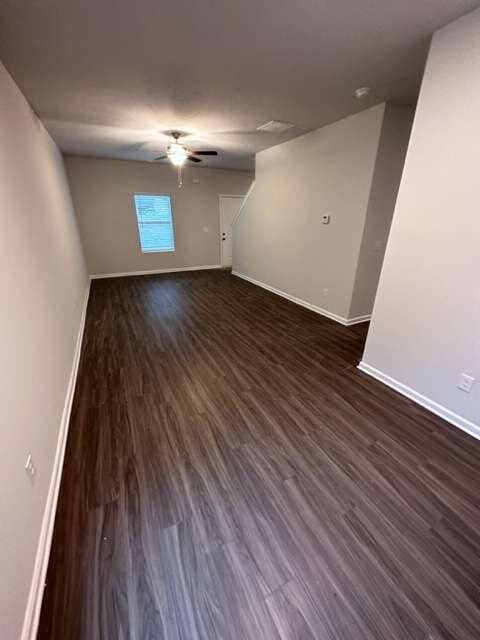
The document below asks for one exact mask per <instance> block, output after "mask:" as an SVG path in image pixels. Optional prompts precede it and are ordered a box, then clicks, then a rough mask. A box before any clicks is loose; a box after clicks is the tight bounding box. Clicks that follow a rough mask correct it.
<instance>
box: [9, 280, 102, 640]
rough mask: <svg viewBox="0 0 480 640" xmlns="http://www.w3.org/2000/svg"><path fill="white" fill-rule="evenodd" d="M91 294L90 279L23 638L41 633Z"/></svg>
mask: <svg viewBox="0 0 480 640" xmlns="http://www.w3.org/2000/svg"><path fill="white" fill-rule="evenodd" d="M89 294H90V281H89V283H88V287H87V291H86V292H85V300H84V303H83V309H82V315H81V319H80V327H79V329H78V334H77V342H76V345H75V353H74V356H73V364H72V370H71V373H70V379H69V381H68V387H67V394H66V397H65V404H64V406H63V413H62V421H61V423H60V431H59V435H58V441H57V449H56V452H55V460H54V463H53V470H52V476H51V479H50V487H49V490H48V496H47V502H46V505H45V511H44V514H43V520H42V528H41V530H40V538H39V541H38V546H37V553H36V556H35V566H34V569H33V576H32V582H31V585H30V592H29V595H28V601H27V608H26V611H25V617H24V620H23V628H22V635H21V640H35V638H36V636H37V629H38V623H39V621H40V611H41V608H42V599H43V591H44V588H45V579H46V575H47V568H48V560H49V557H50V547H51V544H52V537H53V526H54V524H55V514H56V511H57V502H58V493H59V490H60V481H61V478H62V470H63V460H64V457H65V446H66V444H67V435H68V425H69V422H70V413H71V410H72V403H73V396H74V392H75V383H76V381H77V373H78V365H79V363H80V353H81V351H82V341H83V333H84V329H85V318H86V313H87V304H88V297H89Z"/></svg>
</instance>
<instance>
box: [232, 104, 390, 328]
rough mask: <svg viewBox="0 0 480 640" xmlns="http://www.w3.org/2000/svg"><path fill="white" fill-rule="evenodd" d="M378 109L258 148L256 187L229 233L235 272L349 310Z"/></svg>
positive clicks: (338, 310)
mask: <svg viewBox="0 0 480 640" xmlns="http://www.w3.org/2000/svg"><path fill="white" fill-rule="evenodd" d="M384 110H385V105H384V104H381V105H378V106H376V107H372V108H371V109H367V110H365V111H362V112H361V113H358V114H356V115H354V116H350V117H348V118H345V119H343V120H340V121H339V122H336V123H334V124H332V125H328V126H326V127H323V128H321V129H318V130H317V131H313V132H312V133H308V134H306V135H303V136H300V137H298V138H295V139H294V140H290V141H289V142H286V143H283V144H280V145H278V146H276V147H273V148H271V149H267V150H266V151H262V152H261V153H258V154H257V156H256V170H255V187H254V189H253V191H252V194H251V195H250V197H249V199H248V201H247V203H246V204H245V207H244V209H243V212H242V215H241V216H240V218H239V219H238V221H237V224H236V225H235V229H234V234H233V243H234V250H233V269H234V271H236V272H238V273H241V274H243V275H246V276H248V277H250V278H253V279H255V280H258V281H260V282H263V283H265V284H268V285H270V286H272V287H274V288H276V289H279V290H281V291H283V292H284V293H287V294H289V295H292V296H295V297H296V298H300V299H302V300H304V301H306V302H308V303H310V304H313V305H316V306H319V307H322V308H324V309H326V310H327V311H329V312H331V313H333V314H336V315H338V316H341V317H347V315H348V312H349V308H350V299H351V295H352V289H353V284H354V278H355V269H356V264H357V259H358V253H359V250H360V242H361V237H362V231H363V225H364V221H365V214H366V210H367V205H368V199H369V194H370V186H371V181H372V176H373V171H374V167H375V158H376V154H377V148H378V142H379V139H380V131H381V128H382V121H383V114H384ZM325 212H331V215H332V220H331V223H330V224H329V225H323V224H322V222H321V215H322V214H323V213H325ZM323 289H328V295H326V296H323V295H322V292H323Z"/></svg>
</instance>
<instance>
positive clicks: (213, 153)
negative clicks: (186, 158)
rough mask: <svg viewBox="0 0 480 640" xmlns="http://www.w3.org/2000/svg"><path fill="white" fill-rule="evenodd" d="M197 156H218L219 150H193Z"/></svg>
mask: <svg viewBox="0 0 480 640" xmlns="http://www.w3.org/2000/svg"><path fill="white" fill-rule="evenodd" d="M193 153H194V154H195V155H196V156H218V151H193Z"/></svg>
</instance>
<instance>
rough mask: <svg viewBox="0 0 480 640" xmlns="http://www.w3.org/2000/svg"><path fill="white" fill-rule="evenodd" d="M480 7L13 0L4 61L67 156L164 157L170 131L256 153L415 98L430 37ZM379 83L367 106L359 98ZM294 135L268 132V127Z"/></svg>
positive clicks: (1, 51)
mask: <svg viewBox="0 0 480 640" xmlns="http://www.w3.org/2000/svg"><path fill="white" fill-rule="evenodd" d="M478 6H479V2H478V1H477V0H475V1H474V0H235V1H234V0H42V1H36V2H33V1H32V0H2V2H1V4H0V59H1V60H2V61H3V63H4V64H5V65H6V67H7V68H8V69H9V71H10V73H11V74H12V75H13V77H14V79H15V80H16V82H17V83H18V85H19V86H20V88H21V89H22V91H23V92H24V93H25V95H26V96H27V98H28V100H29V101H30V103H31V105H32V106H33V108H34V109H35V111H36V112H37V113H38V115H39V116H40V117H41V118H42V120H43V122H44V123H45V125H46V126H47V128H48V129H49V131H50V132H51V134H52V135H53V137H54V138H55V140H56V141H57V142H58V144H59V145H60V147H61V148H62V149H63V150H64V151H65V152H68V153H75V154H82V155H98V156H106V157H112V158H126V159H128V158H130V159H135V160H152V159H153V158H154V157H155V156H156V155H159V154H160V153H162V152H163V150H164V148H165V143H166V138H165V136H163V135H162V134H161V133H159V131H163V130H166V129H181V130H184V131H188V132H191V133H192V134H193V135H192V136H191V137H190V138H189V139H188V144H189V145H191V146H193V147H197V148H198V147H202V148H206V149H208V148H216V149H218V150H219V152H220V156H219V158H217V159H215V158H212V159H206V160H205V161H204V164H205V165H209V166H219V167H225V168H227V167H230V168H237V169H242V168H250V167H251V166H252V162H253V154H254V153H255V152H256V151H259V150H261V149H265V148H267V147H270V146H272V145H274V144H278V143H279V142H282V141H284V140H288V139H290V138H292V137H295V136H297V135H299V134H300V133H303V132H305V131H309V130H312V129H316V128H317V127H319V126H322V125H324V124H326V123H328V122H332V121H334V120H337V119H339V118H341V117H343V116H345V115H348V114H351V113H354V112H355V111H358V110H360V109H364V108H365V107H367V106H369V105H371V104H376V103H378V102H381V101H383V100H385V99H394V100H401V101H405V102H412V101H414V100H415V98H416V95H417V91H418V86H419V81H420V78H421V73H422V70H423V66H424V63H425V57H426V52H427V49H428V43H429V38H430V35H431V34H432V32H433V31H435V30H436V29H437V28H439V27H440V26H442V25H444V24H446V23H447V22H449V21H451V20H453V19H455V18H457V17H458V16H460V15H462V14H464V13H466V12H468V11H470V10H473V9H475V8H476V7H478ZM361 85H369V86H372V87H373V91H372V93H371V95H370V96H369V97H368V98H367V99H366V100H365V101H361V102H360V101H358V100H356V99H355V98H354V97H353V95H352V92H353V90H354V89H355V88H356V87H358V86H361ZM272 119H276V120H285V121H289V122H292V123H294V124H295V125H296V126H295V127H294V128H292V129H290V130H289V131H287V132H286V133H284V134H272V133H261V132H257V131H256V128H257V127H258V126H259V125H260V124H262V123H264V122H265V121H267V120H272Z"/></svg>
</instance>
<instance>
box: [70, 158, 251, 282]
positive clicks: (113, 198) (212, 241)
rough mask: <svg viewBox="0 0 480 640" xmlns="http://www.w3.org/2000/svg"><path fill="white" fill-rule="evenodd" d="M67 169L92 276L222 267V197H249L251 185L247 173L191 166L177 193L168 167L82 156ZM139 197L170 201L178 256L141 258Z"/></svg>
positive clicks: (172, 169) (173, 171)
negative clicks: (164, 196)
mask: <svg viewBox="0 0 480 640" xmlns="http://www.w3.org/2000/svg"><path fill="white" fill-rule="evenodd" d="M65 164H66V168H67V175H68V180H69V183H70V188H71V191H72V197H73V202H74V205H75V211H76V214H77V219H78V224H79V228H80V234H81V237H82V243H83V247H84V250H85V255H86V260H87V266H88V270H89V273H90V274H105V273H122V272H130V271H147V270H154V269H173V268H181V267H190V266H207V265H218V264H219V263H220V227H219V199H218V197H219V195H220V194H228V195H237V194H238V195H243V194H245V193H246V192H247V190H248V188H249V186H250V184H251V181H252V179H253V174H251V173H250V172H247V171H226V170H221V169H207V168H198V167H191V166H189V167H186V168H185V170H184V184H183V187H182V188H181V189H178V186H177V172H176V170H175V169H174V168H173V167H172V166H170V165H167V164H153V163H149V162H133V161H125V160H108V159H102V158H86V157H80V156H68V157H67V158H66V159H65ZM194 179H196V180H198V183H194V182H193V180H194ZM136 192H140V193H169V194H171V195H172V197H173V215H174V224H175V252H173V253H145V254H142V252H141V250H140V246H139V241H138V228H137V222H136V214H135V205H134V201H133V196H134V194H135V193H136Z"/></svg>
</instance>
